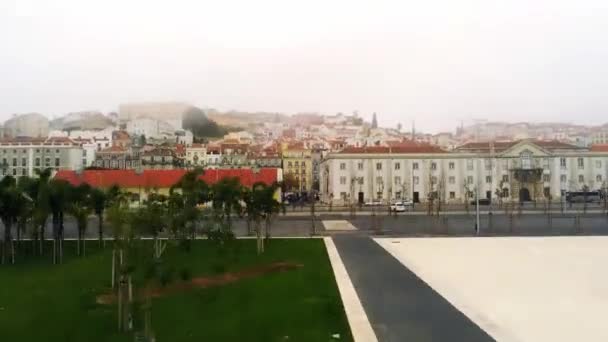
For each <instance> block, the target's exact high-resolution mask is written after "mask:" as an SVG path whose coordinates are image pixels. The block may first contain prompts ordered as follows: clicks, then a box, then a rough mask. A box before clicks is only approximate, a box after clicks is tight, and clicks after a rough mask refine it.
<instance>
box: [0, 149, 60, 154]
mask: <svg viewBox="0 0 608 342" xmlns="http://www.w3.org/2000/svg"><path fill="white" fill-rule="evenodd" d="M6 151H7V150H6V149H3V150H2V154H6ZM17 151H18V150H13V154H17V153H18V152H17ZM27 151H28V149H26V148H24V149H22V150H21V152H22V153H24V154H25V153H27ZM44 152H45V153H51V150H50V149H48V148H47V149H46V150H45V151H44ZM36 153H40V149H39V148H37V149H36ZM55 153H59V149H56V150H55Z"/></svg>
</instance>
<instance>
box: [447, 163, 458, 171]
mask: <svg viewBox="0 0 608 342" xmlns="http://www.w3.org/2000/svg"><path fill="white" fill-rule="evenodd" d="M448 168H449V169H450V170H454V169H455V168H456V164H454V162H450V163H449V164H448Z"/></svg>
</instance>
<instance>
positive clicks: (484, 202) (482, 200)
mask: <svg viewBox="0 0 608 342" xmlns="http://www.w3.org/2000/svg"><path fill="white" fill-rule="evenodd" d="M476 204H477V201H475V200H472V201H471V205H476ZM490 204H492V201H491V200H490V199H489V198H480V199H479V205H490Z"/></svg>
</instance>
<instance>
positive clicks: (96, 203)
mask: <svg viewBox="0 0 608 342" xmlns="http://www.w3.org/2000/svg"><path fill="white" fill-rule="evenodd" d="M91 204H92V206H93V211H94V212H95V215H97V232H98V236H99V246H100V247H101V246H104V245H105V243H104V240H103V214H104V211H105V210H106V206H107V204H108V196H107V195H106V193H105V192H103V191H102V190H100V189H91Z"/></svg>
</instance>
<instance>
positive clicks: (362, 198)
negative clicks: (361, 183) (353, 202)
mask: <svg viewBox="0 0 608 342" xmlns="http://www.w3.org/2000/svg"><path fill="white" fill-rule="evenodd" d="M358 196H359V197H358V200H359V204H363V201H364V200H365V198H364V195H363V192H361V191H359V194H358Z"/></svg>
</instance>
